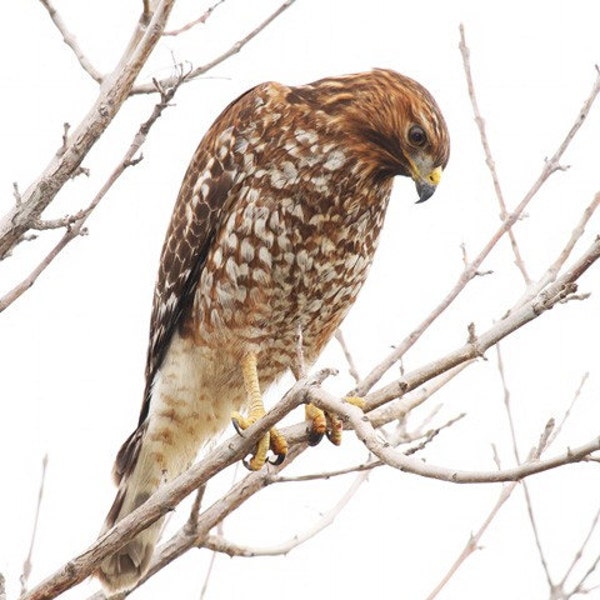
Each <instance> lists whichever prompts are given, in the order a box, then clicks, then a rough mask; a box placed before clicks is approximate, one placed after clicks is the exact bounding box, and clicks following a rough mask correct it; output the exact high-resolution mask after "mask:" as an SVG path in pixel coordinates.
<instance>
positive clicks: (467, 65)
mask: <svg viewBox="0 0 600 600" xmlns="http://www.w3.org/2000/svg"><path fill="white" fill-rule="evenodd" d="M459 30H460V44H459V45H458V47H459V49H460V53H461V55H462V59H463V67H464V70H465V77H466V80H467V89H468V91H469V98H470V100H471V106H472V107H473V114H474V116H475V123H476V124H477V129H478V130H479V137H480V138H481V145H482V147H483V152H484V154H485V164H486V165H487V167H488V169H489V171H490V175H491V176H492V182H493V184H494V191H495V193H496V198H497V199H498V204H499V205H500V219H501V220H502V221H505V220H506V218H507V217H508V211H507V210H506V202H505V201H504V194H503V193H502V187H501V186H500V179H499V178H498V173H497V171H496V163H495V161H494V158H493V156H492V150H491V148H490V144H489V141H488V138H487V133H486V131H485V119H484V118H483V117H482V116H481V111H480V110H479V105H478V102H477V95H476V94H475V86H474V84H473V75H472V73H471V58H470V54H471V53H470V51H469V48H468V46H467V43H466V41H465V28H464V25H463V24H462V23H461V24H460V26H459ZM507 233H508V237H509V239H510V245H511V247H512V250H513V254H514V255H515V264H516V265H517V268H518V269H519V271H521V275H522V276H523V279H524V280H525V285H529V284H530V283H531V279H530V277H529V274H528V273H527V268H526V267H525V262H524V261H523V257H522V256H521V251H520V250H519V245H518V244H517V238H516V237H515V233H514V231H513V229H512V227H511V228H510V229H509V230H508V232H507Z"/></svg>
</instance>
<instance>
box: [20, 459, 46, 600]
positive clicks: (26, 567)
mask: <svg viewBox="0 0 600 600" xmlns="http://www.w3.org/2000/svg"><path fill="white" fill-rule="evenodd" d="M47 467H48V455H47V454H46V455H45V456H44V459H43V460H42V476H41V478H40V489H39V492H38V498H37V504H36V507H35V517H34V519H33V530H32V532H31V541H30V542H29V552H27V558H25V562H24V563H23V573H22V574H21V577H20V579H21V595H23V594H24V593H25V592H26V591H27V585H28V583H29V576H30V575H31V567H32V565H33V563H32V558H33V547H34V546H35V540H36V537H37V528H38V522H39V520H40V508H41V506H42V498H43V497H44V485H45V483H46V468H47Z"/></svg>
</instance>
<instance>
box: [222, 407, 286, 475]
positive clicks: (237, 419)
mask: <svg viewBox="0 0 600 600" xmlns="http://www.w3.org/2000/svg"><path fill="white" fill-rule="evenodd" d="M264 414H265V413H264V410H263V411H262V414H255V415H253V414H252V413H250V414H249V415H248V416H247V417H244V416H243V415H241V414H240V413H239V412H234V413H233V414H232V415H231V422H232V423H233V426H234V427H235V430H236V431H237V432H238V433H239V434H240V435H243V432H244V430H245V429H248V427H250V425H254V423H256V421H258V420H259V419H260V418H261V417H262V416H264ZM269 449H270V450H271V452H272V453H273V454H274V455H275V458H274V459H272V460H269V462H270V463H271V464H273V465H280V464H281V463H282V462H283V461H284V460H285V456H286V454H287V452H288V445H287V442H286V440H285V438H284V437H283V435H281V433H279V431H278V430H277V429H276V428H275V427H272V428H271V429H270V430H269V431H267V433H265V435H263V436H262V438H260V440H259V441H258V443H257V444H256V448H255V449H254V453H253V455H252V458H251V459H250V460H244V466H245V467H246V468H248V469H249V470H250V471H258V470H260V469H262V467H263V466H264V464H265V463H266V462H267V452H268V451H269Z"/></svg>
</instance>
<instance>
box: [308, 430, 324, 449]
mask: <svg viewBox="0 0 600 600" xmlns="http://www.w3.org/2000/svg"><path fill="white" fill-rule="evenodd" d="M324 435H325V433H324V432H319V431H315V430H314V429H309V431H308V445H309V446H316V445H317V444H318V443H319V442H320V441H321V440H322V439H323V436H324Z"/></svg>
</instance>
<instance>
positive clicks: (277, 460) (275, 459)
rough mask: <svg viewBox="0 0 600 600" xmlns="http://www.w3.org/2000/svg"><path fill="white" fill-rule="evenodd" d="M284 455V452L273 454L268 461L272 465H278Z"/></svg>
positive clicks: (283, 458)
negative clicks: (273, 456) (272, 457)
mask: <svg viewBox="0 0 600 600" xmlns="http://www.w3.org/2000/svg"><path fill="white" fill-rule="evenodd" d="M285 457H286V455H285V454H275V458H274V459H271V458H270V459H269V462H270V463H271V464H272V465H275V466H276V467H277V466H278V465H280V464H281V463H282V462H283V461H284V460H285Z"/></svg>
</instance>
